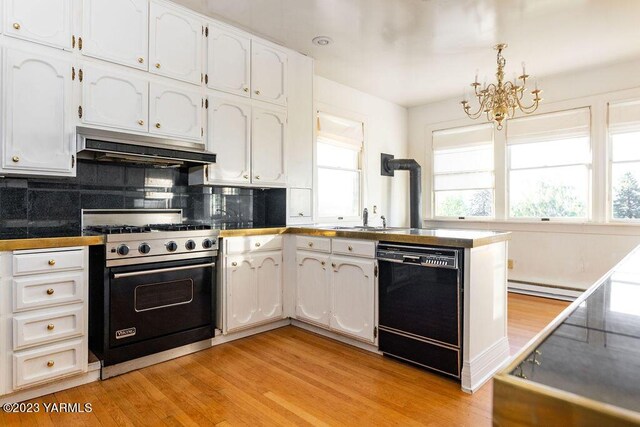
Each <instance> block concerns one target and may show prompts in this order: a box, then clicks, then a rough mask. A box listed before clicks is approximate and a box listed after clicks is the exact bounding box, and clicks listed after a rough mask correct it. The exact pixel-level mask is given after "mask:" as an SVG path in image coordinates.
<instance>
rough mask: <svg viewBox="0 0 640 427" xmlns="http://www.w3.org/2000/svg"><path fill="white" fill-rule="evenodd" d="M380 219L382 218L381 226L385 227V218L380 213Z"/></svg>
mask: <svg viewBox="0 0 640 427" xmlns="http://www.w3.org/2000/svg"><path fill="white" fill-rule="evenodd" d="M380 219H381V220H382V228H387V218H385V217H384V215H380Z"/></svg>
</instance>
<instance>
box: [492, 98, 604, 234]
mask: <svg viewBox="0 0 640 427" xmlns="http://www.w3.org/2000/svg"><path fill="white" fill-rule="evenodd" d="M583 108H588V109H589V132H588V136H589V158H590V159H591V161H590V162H589V163H571V164H563V165H555V166H541V167H531V168H522V169H517V170H534V169H535V170H542V169H556V168H561V167H571V166H586V167H587V181H588V182H587V200H586V204H585V212H586V216H584V217H575V218H572V217H552V218H546V217H542V218H537V217H514V216H511V198H510V194H511V173H510V172H511V151H510V150H509V146H508V138H507V136H506V131H507V129H504V130H503V132H504V141H505V147H504V149H505V163H504V168H505V177H504V182H505V187H504V191H505V195H504V197H505V211H504V218H505V220H506V221H508V222H529V223H530V222H534V223H539V222H555V223H558V222H562V223H585V222H589V221H590V220H591V219H592V215H593V163H594V162H593V161H594V159H593V156H594V154H593V153H594V144H593V108H592V107H591V105H582V106H574V107H570V108H560V109H555V110H552V111H544V112H540V113H538V114H533V115H529V116H526V117H532V116H536V115H546V114H554V113H562V112H564V111H569V110H579V109H583ZM519 117H525V116H519ZM508 125H509V124H508V121H507V126H508ZM531 143H534V144H535V143H536V142H535V141H532V142H531Z"/></svg>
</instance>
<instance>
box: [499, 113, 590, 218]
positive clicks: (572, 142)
mask: <svg viewBox="0 0 640 427" xmlns="http://www.w3.org/2000/svg"><path fill="white" fill-rule="evenodd" d="M589 129H590V109H589V108H580V109H575V110H568V111H561V112H556V113H550V114H540V115H535V116H529V117H522V118H518V119H512V120H509V122H508V123H507V135H506V137H507V150H508V153H507V156H508V161H507V165H508V167H507V169H508V180H509V191H508V201H509V216H510V217H511V218H538V219H540V218H542V219H550V218H582V219H586V218H587V217H588V214H587V213H588V208H589V188H590V173H591V142H590V138H589V132H590V131H589Z"/></svg>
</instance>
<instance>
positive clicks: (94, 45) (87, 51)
mask: <svg viewBox="0 0 640 427" xmlns="http://www.w3.org/2000/svg"><path fill="white" fill-rule="evenodd" d="M82 8H83V12H82V16H83V19H82V35H81V36H82V50H81V52H82V53H83V54H84V55H87V56H92V57H95V58H100V59H104V60H106V61H111V62H115V63H117V64H122V65H128V66H130V67H135V68H139V69H142V70H146V69H147V65H148V62H149V61H148V36H149V1H148V0H117V1H114V0H84V1H83V4H82Z"/></svg>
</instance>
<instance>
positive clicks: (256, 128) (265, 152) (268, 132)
mask: <svg viewBox="0 0 640 427" xmlns="http://www.w3.org/2000/svg"><path fill="white" fill-rule="evenodd" d="M252 120H253V127H252V148H251V153H252V155H251V165H252V177H251V182H252V183H253V184H257V185H261V184H264V185H281V184H285V183H286V173H285V165H284V163H285V161H284V149H285V135H286V132H285V130H286V124H287V116H286V113H285V112H284V111H283V110H280V109H266V108H253V114H252Z"/></svg>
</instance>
